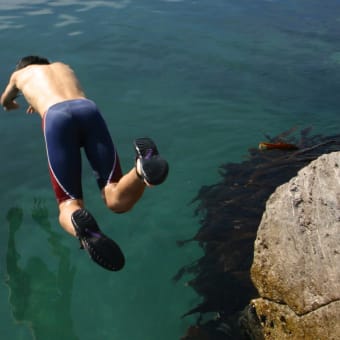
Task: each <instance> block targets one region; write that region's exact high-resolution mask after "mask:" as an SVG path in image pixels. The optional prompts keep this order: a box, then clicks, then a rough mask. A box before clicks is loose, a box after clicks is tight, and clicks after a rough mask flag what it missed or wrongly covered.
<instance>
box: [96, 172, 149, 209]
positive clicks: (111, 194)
mask: <svg viewBox="0 0 340 340" xmlns="http://www.w3.org/2000/svg"><path fill="white" fill-rule="evenodd" d="M145 187H146V183H145V182H144V181H143V180H141V179H140V178H139V177H138V176H137V173H136V169H135V168H133V169H131V170H130V171H129V172H128V173H127V174H125V175H124V176H123V177H121V178H120V180H119V181H118V182H116V183H109V184H107V185H106V186H105V187H104V188H103V190H102V194H103V198H104V201H105V203H106V205H107V207H108V208H109V209H111V210H112V211H114V212H116V213H123V212H126V211H129V210H131V209H132V207H133V206H134V205H135V203H136V202H137V201H138V200H139V199H140V198H141V197H142V195H143V193H144V190H145Z"/></svg>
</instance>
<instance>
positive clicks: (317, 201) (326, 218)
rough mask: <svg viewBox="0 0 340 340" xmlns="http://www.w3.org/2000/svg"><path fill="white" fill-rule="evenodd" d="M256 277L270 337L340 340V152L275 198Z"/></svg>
mask: <svg viewBox="0 0 340 340" xmlns="http://www.w3.org/2000/svg"><path fill="white" fill-rule="evenodd" d="M251 277H252V280H253V282H254V284H255V286H256V288H257V290H258V292H259V294H260V298H259V299H256V300H253V301H252V304H253V306H254V307H255V310H256V314H257V316H258V318H259V320H260V321H261V323H262V326H263V332H264V336H265V338H266V339H327V340H329V339H340V152H333V153H330V154H327V155H323V156H321V157H319V158H318V159H317V160H315V161H313V162H311V163H310V164H309V165H308V166H307V167H305V168H303V169H302V170H300V171H299V173H298V175H297V176H296V177H294V178H292V179H291V180H290V181H289V182H288V183H286V184H284V185H282V186H280V187H278V188H277V189H276V191H275V192H274V193H273V194H272V195H271V197H270V198H269V200H268V201H267V204H266V211H265V213H264V214H263V217H262V221H261V224H260V227H259V230H258V233H257V238H256V241H255V250H254V261H253V265H252V268H251Z"/></svg>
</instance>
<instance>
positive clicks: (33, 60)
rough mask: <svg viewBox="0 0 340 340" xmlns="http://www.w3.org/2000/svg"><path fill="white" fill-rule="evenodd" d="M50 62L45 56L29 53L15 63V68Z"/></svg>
mask: <svg viewBox="0 0 340 340" xmlns="http://www.w3.org/2000/svg"><path fill="white" fill-rule="evenodd" d="M48 64H50V62H49V60H48V59H46V58H42V57H38V56H36V55H29V56H27V57H23V58H22V59H20V60H19V62H18V63H17V65H16V67H15V70H16V71H18V70H21V69H22V68H24V67H26V66H29V65H48Z"/></svg>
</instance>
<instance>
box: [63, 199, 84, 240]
mask: <svg viewBox="0 0 340 340" xmlns="http://www.w3.org/2000/svg"><path fill="white" fill-rule="evenodd" d="M83 207H84V204H83V201H82V200H80V199H69V200H66V201H63V202H61V203H60V204H59V223H60V225H61V226H62V227H63V228H64V229H65V231H67V232H68V233H69V234H71V235H73V236H75V237H77V235H76V231H75V229H74V226H73V223H72V220H71V216H72V214H73V213H74V212H75V211H76V210H79V209H81V208H83Z"/></svg>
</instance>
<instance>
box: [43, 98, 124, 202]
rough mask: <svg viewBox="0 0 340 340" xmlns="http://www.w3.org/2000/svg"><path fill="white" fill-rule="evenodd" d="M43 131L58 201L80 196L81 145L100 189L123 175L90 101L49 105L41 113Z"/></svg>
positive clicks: (102, 122)
mask: <svg viewBox="0 0 340 340" xmlns="http://www.w3.org/2000/svg"><path fill="white" fill-rule="evenodd" d="M43 131H44V136H45V143H46V151H47V158H48V165H49V171H50V176H51V181H52V186H53V189H54V192H55V194H56V198H57V201H58V203H61V202H63V201H65V200H68V199H82V198H83V192H82V184H81V162H82V161H81V148H84V150H85V154H86V157H87V159H88V161H89V163H90V165H91V167H92V169H93V172H94V174H95V177H96V179H97V183H98V186H99V189H103V188H104V186H105V185H106V184H108V183H112V182H118V181H119V179H120V178H121V177H122V170H121V166H120V162H119V157H118V154H117V151H116V149H115V147H114V145H113V142H112V139H111V136H110V133H109V131H108V128H107V126H106V123H105V121H104V119H103V117H102V115H101V114H100V112H99V110H98V108H97V106H96V104H95V103H94V102H93V101H91V100H88V99H74V100H67V101H65V102H61V103H58V104H55V105H52V106H51V107H50V108H49V109H48V111H47V112H46V113H45V115H44V118H43Z"/></svg>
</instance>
